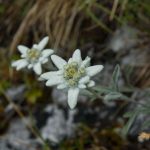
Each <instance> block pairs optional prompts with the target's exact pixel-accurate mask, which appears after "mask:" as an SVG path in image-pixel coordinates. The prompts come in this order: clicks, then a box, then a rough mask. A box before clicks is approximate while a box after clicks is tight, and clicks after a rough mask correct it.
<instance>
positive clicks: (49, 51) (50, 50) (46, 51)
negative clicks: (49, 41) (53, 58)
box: [42, 49, 54, 57]
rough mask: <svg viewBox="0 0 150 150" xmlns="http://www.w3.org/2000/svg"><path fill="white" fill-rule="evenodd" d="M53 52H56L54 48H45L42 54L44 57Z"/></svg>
mask: <svg viewBox="0 0 150 150" xmlns="http://www.w3.org/2000/svg"><path fill="white" fill-rule="evenodd" d="M53 53H54V51H53V50H52V49H45V50H43V51H42V56H43V57H48V56H50V55H51V54H53Z"/></svg>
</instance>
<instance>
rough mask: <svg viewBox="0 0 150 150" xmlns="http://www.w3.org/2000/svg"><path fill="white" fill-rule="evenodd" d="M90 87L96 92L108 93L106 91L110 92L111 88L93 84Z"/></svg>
mask: <svg viewBox="0 0 150 150" xmlns="http://www.w3.org/2000/svg"><path fill="white" fill-rule="evenodd" d="M92 89H93V90H95V91H96V92H98V93H99V94H108V93H110V92H112V89H110V88H108V87H102V86H95V87H93V88H92Z"/></svg>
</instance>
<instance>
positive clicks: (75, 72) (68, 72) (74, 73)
mask: <svg viewBox="0 0 150 150" xmlns="http://www.w3.org/2000/svg"><path fill="white" fill-rule="evenodd" d="M84 75H85V69H84V68H79V66H78V64H77V63H76V62H72V63H70V64H67V65H66V66H65V67H64V78H65V80H66V81H67V83H68V85H69V86H71V87H72V86H76V85H77V83H78V81H79V79H80V78H81V77H83V76H84Z"/></svg>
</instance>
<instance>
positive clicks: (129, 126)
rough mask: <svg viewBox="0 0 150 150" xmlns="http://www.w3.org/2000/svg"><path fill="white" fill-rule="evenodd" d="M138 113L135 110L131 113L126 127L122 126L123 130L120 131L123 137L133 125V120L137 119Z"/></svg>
mask: <svg viewBox="0 0 150 150" xmlns="http://www.w3.org/2000/svg"><path fill="white" fill-rule="evenodd" d="M138 113H139V112H138V111H137V110H135V111H134V112H133V114H131V116H130V118H129V120H128V122H127V123H126V125H125V126H124V128H123V130H122V133H123V135H126V134H127V133H128V131H129V129H130V128H131V126H132V124H133V122H134V120H135V118H136V117H137V115H138Z"/></svg>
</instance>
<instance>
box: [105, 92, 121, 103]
mask: <svg viewBox="0 0 150 150" xmlns="http://www.w3.org/2000/svg"><path fill="white" fill-rule="evenodd" d="M121 98H124V95H122V94H121V93H119V92H110V93H109V94H107V95H105V97H104V100H106V101H110V100H119V99H121Z"/></svg>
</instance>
